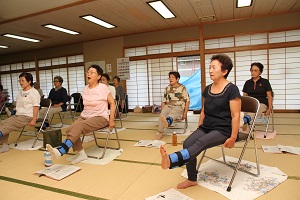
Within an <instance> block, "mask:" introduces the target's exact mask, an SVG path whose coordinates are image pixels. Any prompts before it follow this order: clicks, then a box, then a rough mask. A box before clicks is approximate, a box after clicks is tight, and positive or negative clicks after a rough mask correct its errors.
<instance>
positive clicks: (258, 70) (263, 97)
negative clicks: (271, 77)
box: [243, 62, 273, 119]
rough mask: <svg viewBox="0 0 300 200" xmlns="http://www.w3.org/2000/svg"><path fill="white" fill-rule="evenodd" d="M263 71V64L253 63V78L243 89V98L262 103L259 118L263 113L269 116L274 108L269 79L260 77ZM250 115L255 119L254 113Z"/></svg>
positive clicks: (251, 70)
mask: <svg viewBox="0 0 300 200" xmlns="http://www.w3.org/2000/svg"><path fill="white" fill-rule="evenodd" d="M263 70H264V66H263V65H262V64H261V63H259V62H254V63H252V64H251V68H250V72H251V76H252V78H251V79H249V80H247V81H246V82H245V84H244V87H243V96H251V97H254V98H256V99H257V100H258V101H259V102H260V107H259V110H258V116H260V115H261V114H262V113H263V112H265V115H269V114H270V112H271V109H272V106H273V105H272V103H273V96H272V87H271V84H270V82H269V81H268V80H267V79H264V78H262V77H261V76H260V75H261V74H262V72H263ZM248 114H249V115H250V116H251V118H252V119H253V117H254V113H253V114H252V113H248Z"/></svg>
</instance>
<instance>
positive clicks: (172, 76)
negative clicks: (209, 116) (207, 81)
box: [156, 72, 190, 140]
mask: <svg viewBox="0 0 300 200" xmlns="http://www.w3.org/2000/svg"><path fill="white" fill-rule="evenodd" d="M179 79H180V74H179V72H169V81H170V85H168V86H167V87H166V89H165V92H164V96H163V98H162V103H161V113H160V117H159V119H158V132H157V135H156V139H157V140H160V139H162V137H163V131H164V128H168V126H170V125H171V124H172V122H173V121H174V120H176V119H178V118H179V117H180V116H181V115H182V119H185V118H186V117H187V112H188V110H189V106H190V97H189V93H188V92H187V90H186V87H185V86H184V85H182V84H181V83H179V82H178V81H179Z"/></svg>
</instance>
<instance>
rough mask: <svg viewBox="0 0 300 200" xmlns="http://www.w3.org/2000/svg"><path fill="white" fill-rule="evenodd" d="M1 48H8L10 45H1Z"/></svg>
mask: <svg viewBox="0 0 300 200" xmlns="http://www.w3.org/2000/svg"><path fill="white" fill-rule="evenodd" d="M0 48H3V49H7V48H8V46H5V45H0Z"/></svg>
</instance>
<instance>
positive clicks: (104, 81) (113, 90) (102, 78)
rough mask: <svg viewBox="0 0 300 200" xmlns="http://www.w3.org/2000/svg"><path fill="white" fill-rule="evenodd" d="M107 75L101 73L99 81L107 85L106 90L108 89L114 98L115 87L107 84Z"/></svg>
mask: <svg viewBox="0 0 300 200" xmlns="http://www.w3.org/2000/svg"><path fill="white" fill-rule="evenodd" d="M109 80H110V78H109V75H108V74H103V75H102V77H101V83H103V84H104V85H107V87H108V90H109V91H110V93H111V95H112V97H113V98H114V99H116V88H115V87H114V86H111V85H109V83H108V82H109Z"/></svg>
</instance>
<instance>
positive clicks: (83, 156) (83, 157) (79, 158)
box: [71, 150, 88, 165]
mask: <svg viewBox="0 0 300 200" xmlns="http://www.w3.org/2000/svg"><path fill="white" fill-rule="evenodd" d="M86 159H88V156H87V155H86V153H85V151H84V150H82V151H79V152H78V155H77V157H76V158H75V159H74V160H73V161H72V162H71V164H72V165H74V164H76V163H79V162H81V161H83V160H86Z"/></svg>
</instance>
